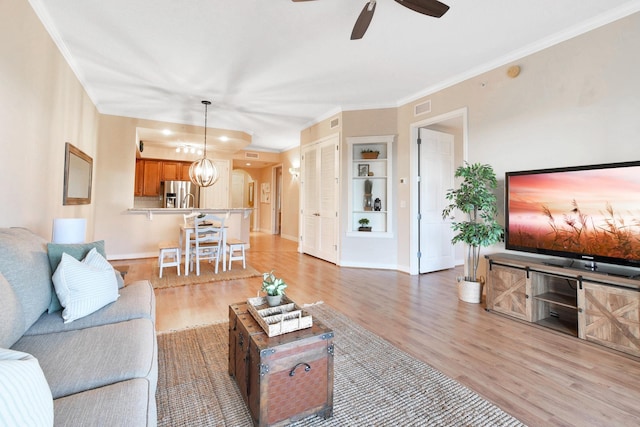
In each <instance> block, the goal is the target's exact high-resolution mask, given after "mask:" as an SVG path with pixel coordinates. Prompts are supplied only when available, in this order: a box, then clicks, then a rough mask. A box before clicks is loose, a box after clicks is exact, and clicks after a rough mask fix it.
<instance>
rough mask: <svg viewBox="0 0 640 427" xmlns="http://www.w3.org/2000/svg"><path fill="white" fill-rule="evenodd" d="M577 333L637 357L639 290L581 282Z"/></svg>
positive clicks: (639, 353) (584, 337)
mask: <svg viewBox="0 0 640 427" xmlns="http://www.w3.org/2000/svg"><path fill="white" fill-rule="evenodd" d="M582 288H583V289H582V291H580V292H579V294H578V295H579V299H580V301H579V306H580V307H581V313H580V315H579V336H580V338H582V339H586V340H587V341H591V342H595V343H598V344H601V345H604V346H607V347H610V348H613V349H616V350H619V351H623V352H625V353H629V354H633V355H635V356H640V292H638V291H635V290H630V289H622V288H616V287H612V286H604V285H598V284H595V283H590V282H586V281H585V282H583V285H582Z"/></svg>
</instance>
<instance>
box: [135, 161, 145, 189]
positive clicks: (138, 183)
mask: <svg viewBox="0 0 640 427" xmlns="http://www.w3.org/2000/svg"><path fill="white" fill-rule="evenodd" d="M143 185H144V160H142V159H136V179H135V185H134V189H133V195H134V196H142V192H143Z"/></svg>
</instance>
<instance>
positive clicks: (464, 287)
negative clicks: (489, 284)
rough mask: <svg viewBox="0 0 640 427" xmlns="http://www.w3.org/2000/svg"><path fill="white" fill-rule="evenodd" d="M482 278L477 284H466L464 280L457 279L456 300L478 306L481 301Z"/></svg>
mask: <svg viewBox="0 0 640 427" xmlns="http://www.w3.org/2000/svg"><path fill="white" fill-rule="evenodd" d="M483 285H484V278H480V280H479V281H477V282H468V281H466V280H464V278H458V299H460V301H464V302H469V303H473V304H479V303H480V302H481V301H482V287H483Z"/></svg>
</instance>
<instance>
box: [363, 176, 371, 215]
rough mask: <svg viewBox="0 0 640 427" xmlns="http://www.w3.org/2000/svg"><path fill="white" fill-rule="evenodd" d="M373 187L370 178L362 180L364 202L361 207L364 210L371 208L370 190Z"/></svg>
mask: <svg viewBox="0 0 640 427" xmlns="http://www.w3.org/2000/svg"><path fill="white" fill-rule="evenodd" d="M372 189H373V182H372V181H371V180H370V179H367V180H365V181H364V201H363V202H364V203H363V209H364V210H365V211H371V210H373V198H372V197H371V190H372Z"/></svg>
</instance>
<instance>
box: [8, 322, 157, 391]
mask: <svg viewBox="0 0 640 427" xmlns="http://www.w3.org/2000/svg"><path fill="white" fill-rule="evenodd" d="M13 349H15V350H18V351H23V352H25V353H29V354H32V355H33V356H34V357H36V358H37V359H38V361H39V362H40V366H41V367H42V371H43V372H44V374H45V376H46V377H47V380H48V381H49V386H50V387H51V394H52V395H53V398H54V399H57V398H59V397H63V396H68V395H70V394H73V393H79V392H81V391H85V390H90V389H94V388H97V387H103V386H105V385H108V384H113V383H116V382H119V381H126V380H129V379H133V378H147V379H149V380H150V382H151V384H153V385H154V387H155V384H157V375H158V371H157V369H158V359H157V342H156V334H155V327H154V324H153V322H152V321H151V320H149V319H133V320H129V321H126V322H119V323H113V324H110V325H104V326H96V327H93V328H87V329H80V330H75V331H68V332H57V333H52V334H45V335H27V336H23V337H22V338H20V340H18V342H16V343H15V345H14V346H13ZM153 392H154V393H155V390H154V391H153Z"/></svg>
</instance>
